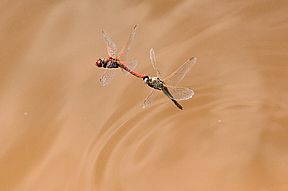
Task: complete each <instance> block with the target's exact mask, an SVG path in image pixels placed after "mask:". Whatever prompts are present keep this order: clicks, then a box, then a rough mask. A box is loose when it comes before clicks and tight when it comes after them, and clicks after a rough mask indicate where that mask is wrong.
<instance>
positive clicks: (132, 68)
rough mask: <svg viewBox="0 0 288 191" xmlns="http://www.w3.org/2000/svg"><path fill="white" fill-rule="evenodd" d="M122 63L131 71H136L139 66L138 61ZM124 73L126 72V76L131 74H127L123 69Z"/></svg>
mask: <svg viewBox="0 0 288 191" xmlns="http://www.w3.org/2000/svg"><path fill="white" fill-rule="evenodd" d="M122 63H123V64H125V65H126V66H127V67H128V68H129V69H130V70H134V69H135V68H136V67H137V65H138V62H137V60H130V61H125V62H122ZM122 71H123V72H125V75H127V74H129V72H127V71H126V70H124V69H122Z"/></svg>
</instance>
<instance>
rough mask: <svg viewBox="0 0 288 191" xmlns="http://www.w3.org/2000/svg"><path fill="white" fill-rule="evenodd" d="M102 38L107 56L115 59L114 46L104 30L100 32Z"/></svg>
mask: <svg viewBox="0 0 288 191" xmlns="http://www.w3.org/2000/svg"><path fill="white" fill-rule="evenodd" d="M102 37H103V39H104V41H105V43H106V46H107V52H108V55H109V56H110V57H113V58H115V57H116V55H117V46H116V44H115V43H114V42H113V41H112V39H111V37H110V36H108V35H107V34H106V33H105V32H104V30H102Z"/></svg>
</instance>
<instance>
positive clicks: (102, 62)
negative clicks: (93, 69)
mask: <svg viewBox="0 0 288 191" xmlns="http://www.w3.org/2000/svg"><path fill="white" fill-rule="evenodd" d="M103 65H104V59H101V58H100V59H98V60H97V61H96V66H98V67H103Z"/></svg>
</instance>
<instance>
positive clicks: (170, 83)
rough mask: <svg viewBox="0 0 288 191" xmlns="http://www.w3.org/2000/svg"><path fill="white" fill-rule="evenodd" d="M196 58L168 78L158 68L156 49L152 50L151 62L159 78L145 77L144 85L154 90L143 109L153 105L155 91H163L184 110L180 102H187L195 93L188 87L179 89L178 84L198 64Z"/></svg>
mask: <svg viewBox="0 0 288 191" xmlns="http://www.w3.org/2000/svg"><path fill="white" fill-rule="evenodd" d="M196 60H197V59H196V57H191V58H189V59H188V60H187V61H186V62H185V63H184V64H182V65H181V66H180V67H179V68H178V69H177V70H175V71H174V72H173V73H171V74H170V75H168V76H167V77H166V78H163V80H162V77H161V74H160V72H159V70H158V69H157V67H156V58H155V52H154V49H153V48H151V49H150V62H151V64H152V66H153V68H154V70H155V71H156V74H157V76H155V77H152V76H144V77H143V78H142V79H143V80H144V83H145V84H147V85H148V86H149V87H151V88H152V90H151V92H150V93H149V94H148V96H147V97H146V98H145V100H144V103H143V108H146V107H148V106H150V105H151V102H152V98H153V96H154V95H155V90H158V91H162V92H163V93H164V95H165V96H167V97H168V98H169V99H170V100H171V101H172V102H173V103H174V104H175V105H176V106H177V107H178V108H179V109H181V110H183V106H182V105H181V104H180V103H179V102H178V101H181V100H187V99H190V98H192V97H193V95H194V91H193V90H192V89H190V88H187V87H179V86H178V83H179V82H180V81H181V80H182V79H183V78H184V77H185V75H186V74H187V73H188V72H189V71H190V70H191V67H192V66H193V65H194V64H195V63H196Z"/></svg>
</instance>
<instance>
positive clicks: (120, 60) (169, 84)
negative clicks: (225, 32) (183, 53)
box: [96, 25, 196, 109]
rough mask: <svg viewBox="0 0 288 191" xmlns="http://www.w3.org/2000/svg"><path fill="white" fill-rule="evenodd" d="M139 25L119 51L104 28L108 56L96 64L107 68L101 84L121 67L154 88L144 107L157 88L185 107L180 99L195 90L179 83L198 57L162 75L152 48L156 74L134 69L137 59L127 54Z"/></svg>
mask: <svg viewBox="0 0 288 191" xmlns="http://www.w3.org/2000/svg"><path fill="white" fill-rule="evenodd" d="M136 29H137V25H135V26H134V27H133V30H132V32H131V34H130V36H129V39H128V41H127V43H126V45H125V46H124V47H123V48H122V49H121V51H120V52H119V53H118V50H117V46H116V44H115V43H114V42H113V41H112V39H111V37H110V36H108V35H107V34H106V33H105V32H104V31H103V30H102V37H103V39H104V41H105V43H106V46H107V52H108V57H106V58H103V59H98V60H97V61H96V65H97V66H98V67H103V68H105V69H107V70H106V71H105V72H104V74H103V75H102V76H101V78H100V84H101V85H102V86H106V85H107V84H108V83H109V82H110V81H111V80H112V79H113V77H114V76H115V70H114V69H115V68H121V69H122V70H123V71H125V72H127V73H130V74H132V75H134V76H136V77H137V78H141V79H142V80H143V81H144V82H145V84H147V85H148V86H149V87H151V88H152V90H151V92H150V94H149V95H148V96H147V97H146V98H145V100H144V103H143V108H146V107H148V106H150V105H151V103H152V98H153V96H154V94H155V90H159V91H162V92H163V93H164V95H166V96H167V97H168V98H169V99H170V100H171V101H172V102H173V103H174V104H175V105H176V106H177V107H178V108H179V109H183V107H182V105H180V104H179V103H178V101H180V100H187V99H190V98H192V96H193V95H194V92H193V90H191V89H190V88H186V87H178V83H179V82H180V81H181V80H182V79H183V78H184V77H185V75H186V74H187V73H188V72H189V71H190V69H191V67H192V66H193V65H194V64H195V63H196V58H195V57H191V58H190V59H188V60H187V61H186V62H185V63H184V64H183V65H181V66H180V67H179V68H178V69H177V70H176V71H174V72H173V73H172V74H170V75H169V76H167V77H166V78H163V79H162V77H161V75H160V72H159V70H158V69H157V67H156V58H155V52H154V49H153V48H151V49H150V61H151V64H152V66H153V68H154V70H155V71H156V76H148V75H142V74H139V73H137V72H135V71H134V69H135V67H136V65H137V62H136V61H135V60H132V61H126V60H127V55H128V53H129V51H130V48H131V44H132V41H133V39H134V37H135V34H136Z"/></svg>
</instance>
